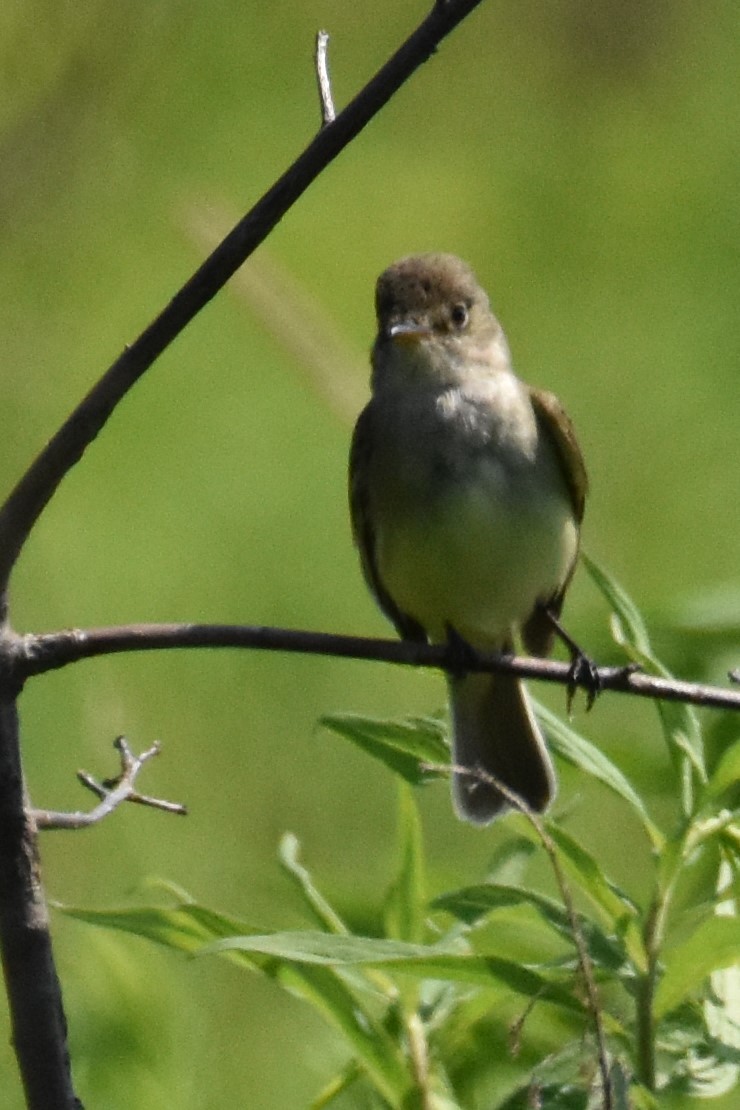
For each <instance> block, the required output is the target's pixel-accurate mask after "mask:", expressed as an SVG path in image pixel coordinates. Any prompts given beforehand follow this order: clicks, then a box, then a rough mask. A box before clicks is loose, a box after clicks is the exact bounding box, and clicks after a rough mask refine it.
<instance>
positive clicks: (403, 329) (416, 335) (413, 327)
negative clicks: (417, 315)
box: [387, 320, 432, 343]
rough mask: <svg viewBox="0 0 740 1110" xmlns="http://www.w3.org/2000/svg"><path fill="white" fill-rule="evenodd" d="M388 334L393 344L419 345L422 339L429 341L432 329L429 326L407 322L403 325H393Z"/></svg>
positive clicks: (411, 321) (412, 321)
mask: <svg viewBox="0 0 740 1110" xmlns="http://www.w3.org/2000/svg"><path fill="white" fill-rule="evenodd" d="M387 334H388V338H389V339H390V340H391V341H392V342H393V343H418V342H419V340H420V339H427V338H428V337H429V336H430V335H431V334H432V329H431V328H430V327H429V326H428V325H427V324H419V323H417V322H416V321H414V320H406V321H405V322H404V323H401V324H392V325H391V327H389V328H388V333H387Z"/></svg>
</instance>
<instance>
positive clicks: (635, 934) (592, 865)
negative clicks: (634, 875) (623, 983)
mask: <svg viewBox="0 0 740 1110" xmlns="http://www.w3.org/2000/svg"><path fill="white" fill-rule="evenodd" d="M546 828H547V831H548V833H549V834H550V836H551V838H552V840H553V841H554V842H555V845H556V847H557V848H558V855H559V858H560V860H561V861H562V863H563V864H564V866H565V869H566V870H567V872H568V874H569V875H570V876H571V877H572V878H574V879H575V880H576V882H577V883H578V885H579V886H580V887H581V889H582V890H583V891H584V893H585V894H587V895H588V897H589V898H590V899H591V901H592V902H593V903H594V905H596V906H597V907H598V908H599V909H600V910H601V911H602V913H603V914H604V916H605V919H606V921H607V922H608V925H609V928H610V930H611V931H613V932H616V933H618V934H619V935H620V936H622V937H623V938H624V943H625V947H626V950H627V953H628V955H629V957H630V959H631V960H632V962H633V963H634V965H635V967H636V968H638V969H639V970H640V971H645V969H646V966H647V961H646V956H645V948H644V945H643V942H642V937H641V934H640V928H639V911H638V909H637V907H636V906H635V904H634V902H633V901H632V900H631V899H630V898H628V897H627V895H626V894H625V893H624V892H623V891H621V890H620V889H619V888H618V887H617V886H616V884H614V883H613V882H611V880H609V879H607V878H606V876H605V875H604V873H603V871H602V870H601V868H600V867H599V864H598V863H597V861H596V859H595V858H594V856H592V855H591V853H590V852H589V851H587V849H586V848H584V847H583V845H582V844H579V843H578V841H577V840H576V839H575V837H573V836H571V834H570V833H567V832H565V830H564V829H562V828H561V827H560V826H559V825H556V824H555V823H554V822H552V821H549V822H547V825H546Z"/></svg>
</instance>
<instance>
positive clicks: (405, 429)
mask: <svg viewBox="0 0 740 1110" xmlns="http://www.w3.org/2000/svg"><path fill="white" fill-rule="evenodd" d="M513 383H514V384H513V385H512V386H509V385H508V383H507V385H506V388H505V389H499V391H498V395H497V396H495V397H492V396H491V393H490V391H489V392H488V393H487V394H486V395H484V396H483V397H480V396H472V397H471V396H466V395H465V394H463V393H462V392H461V391H453V390H450V391H447V392H440V393H438V394H436V395H435V396H434V397H429V398H425V399H424V401H423V403H420V402H419V399H418V398H417V399H416V403H415V404H411V403H408V404H406V405H404V404H397V405H396V406H395V407H394V411H393V414H392V415H390V416H389V418H388V419H385V418H383V419H382V420H380V421H379V422H378V427H379V433H378V435H379V441H378V442H377V443H376V450H375V451H374V452H373V456H374V459H373V466H372V472H371V476H370V495H371V500H372V513H373V519H374V531H375V545H376V546H375V558H376V564H377V567H378V571H379V574H380V577H381V580H382V582H383V584H384V586H385V588H386V589H387V590H388V592H389V594H390V596H391V597H392V598H393V600H394V602H395V603H396V605H397V606H398V607H399V608H400V609H401V610H402V611H403V612H405V613H408V614H409V615H410V616H413V617H414V618H415V619H416V620H418V621H419V622H420V623H421V624H422V625H423V626H424V627H425V628H426V629H427V631H428V632H429V634H430V635H431V636H432V637H433V638H435V639H441V638H443V637H444V636H445V635H446V626H447V625H448V624H451V625H452V626H453V627H454V628H455V629H456V630H457V631H458V632H459V633H460V634H461V635H463V636H465V637H466V638H467V639H469V640H470V642H471V643H474V644H475V643H478V644H480V645H481V646H484V645H487V644H495V643H496V642H500V641H501V640H502V639H505V638H508V636H509V635H510V632H511V630H512V629H513V628H516V627H517V626H518V625H519V624H521V623H522V622H523V621H524V620H526V618H527V617H528V616H529V614H530V613H531V611H532V609H533V608H534V606H535V604H536V602H537V601H538V600H539V599H540V598H543V597H548V596H550V595H551V594H553V593H554V592H555V591H556V590H557V589H558V587H559V586H560V585H561V584H562V583H563V582H564V581H565V579H566V577H567V574H568V571H569V569H570V566H571V565H572V562H573V560H574V558H575V554H576V550H577V543H578V536H577V527H576V523H575V521H574V518H573V512H572V508H571V504H570V499H569V496H568V493H567V489H566V486H565V482H564V479H563V476H562V474H561V470H560V464H559V460H558V458H557V456H556V454H555V452H554V450H553V448H552V446H551V444H550V443H549V441H546V440H544V439H543V437H542V436H541V434H540V433H539V431H538V427H537V423H536V420H535V417H534V413H533V411H532V408H531V404H530V402H529V398H528V395H527V393H526V390H525V389H524V388H523V387H522V386H521V385H520V383H518V382H517V380H516V379H513Z"/></svg>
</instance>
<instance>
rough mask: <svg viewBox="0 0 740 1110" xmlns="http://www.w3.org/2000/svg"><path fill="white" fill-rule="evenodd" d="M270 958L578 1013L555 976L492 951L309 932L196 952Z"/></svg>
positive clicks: (230, 940) (233, 940)
mask: <svg viewBox="0 0 740 1110" xmlns="http://www.w3.org/2000/svg"><path fill="white" fill-rule="evenodd" d="M202 951H203V953H204V954H211V953H215V954H221V953H223V954H227V953H229V952H232V951H238V952H245V953H254V954H260V955H263V956H271V957H273V958H275V959H279V960H285V961H288V962H290V963H297V964H308V965H315V966H319V967H366V968H373V967H375V968H384V969H385V970H386V971H389V972H390V971H397V972H403V973H404V974H408V975H414V976H421V977H423V978H430V979H448V980H452V981H454V982H459V983H471V984H475V985H477V986H480V987H491V986H495V985H501V986H505V987H507V988H508V989H509V990H512V991H515V992H516V993H518V994H523V995H525V996H526V997H527V998H529V999H531V998H533V997H542V999H543V1000H546V1001H549V1002H557V1003H558V1004H559V1005H561V1006H564V1007H565V1008H566V1009H568V1010H576V1011H578V1012H581V1005H580V1003H579V1002H578V1000H577V999H576V998H574V997H573V995H572V994H571V993H570V992H569V991H568V990H566V989H564V988H563V986H562V985H561V983H560V982H558V981H557V979H556V978H555V977H553V976H551V975H549V974H545V973H543V972H542V971H541V970H534V969H533V968H531V967H527V966H525V965H523V964H520V963H516V962H514V961H512V960H505V959H501V958H500V957H498V956H495V955H483V954H480V953H473V952H468V951H450V950H447V949H446V948H441V947H439V946H436V945H422V944H406V943H404V942H402V941H394V940H380V939H377V938H375V937H358V936H342V937H340V936H330V935H329V934H327V933H315V932H277V933H270V934H263V935H262V936H254V935H249V936H235V937H227V938H225V939H223V940H219V941H216V942H214V943H213V944H210V945H208V947H207V948H205V949H203V950H202Z"/></svg>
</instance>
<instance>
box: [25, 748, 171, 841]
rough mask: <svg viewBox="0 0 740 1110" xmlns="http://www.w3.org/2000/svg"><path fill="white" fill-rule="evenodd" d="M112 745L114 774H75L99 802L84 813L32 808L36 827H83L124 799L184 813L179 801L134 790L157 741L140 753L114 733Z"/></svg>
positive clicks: (91, 823) (154, 751)
mask: <svg viewBox="0 0 740 1110" xmlns="http://www.w3.org/2000/svg"><path fill="white" fill-rule="evenodd" d="M113 747H114V748H115V749H116V751H117V752H118V753H119V755H120V757H121V772H120V774H119V775H117V776H116V778H114V779H106V780H105V781H104V782H98V781H97V780H96V779H94V778H93V777H92V775H89V774H88V773H87V771H78V772H77V778H78V779H79V781H80V782H81V783H82V785H83V786H86V787H87V788H88V790H92V792H93V794H97V796H98V797H99V798H100V799H101V802H100V805H97V806H95V808H94V809H91V810H89V812H87V813H83V812H81V811H77V812H69V813H67V812H58V811H54V810H50V809H40V810H34V818H35V820H36V827H37V828H39V829H87V828H89V827H90V826H91V825H97V823H98V821H102V820H103V818H104V817H107V816H108V815H109V814H111V813H113V811H114V810H115V809H118V807H119V806H120V805H122V804H123V803H124V802H136V803H137V804H138V805H144V806H151V807H152V808H153V809H163V810H165V811H166V812H167V813H178V814H181V815H183V816H185V815H186V814H187V812H188V811H187V809H186V808H185V806H183V805H179V803H177V802H167V801H164V800H163V799H162V798H151V797H149V796H148V795H146V794H139V793H137V791H135V790H134V783H135V782H136V776H137V775H138V773H139V771H140V770H141V769H142V767H143V766H144V764H145V763H148V762H149V760H150V759H153V758H154V756H155V755H159V753H160V750H161V747H160V745H159V744H153V745H152V746H151V748H147V750H146V751H145V752H142V753H141V755H134V753H133V752H132V750H131V748H130V747H129V745H128V742H127V740H126V737H125V736H118V737H116V739H115V740H114V741H113Z"/></svg>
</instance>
